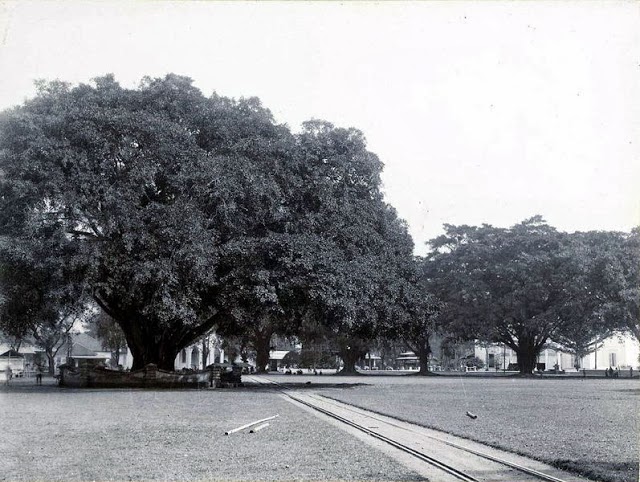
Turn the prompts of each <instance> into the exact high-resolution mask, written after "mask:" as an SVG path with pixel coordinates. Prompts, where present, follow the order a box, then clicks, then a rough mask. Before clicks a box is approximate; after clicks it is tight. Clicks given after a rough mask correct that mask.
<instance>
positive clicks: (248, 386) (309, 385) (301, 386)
mask: <svg viewBox="0 0 640 482" xmlns="http://www.w3.org/2000/svg"><path fill="white" fill-rule="evenodd" d="M368 385H369V384H368V383H315V382H299V383H294V382H289V383H279V384H278V386H274V385H258V384H252V383H245V384H244V386H243V387H238V388H224V389H223V390H234V391H243V390H244V391H251V392H253V391H274V390H275V391H277V390H282V389H292V390H305V389H312V390H317V389H322V388H355V387H365V386H368Z"/></svg>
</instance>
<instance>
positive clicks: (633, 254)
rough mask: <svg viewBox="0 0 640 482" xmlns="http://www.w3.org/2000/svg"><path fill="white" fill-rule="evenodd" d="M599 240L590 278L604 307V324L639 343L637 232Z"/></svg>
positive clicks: (639, 242)
mask: <svg viewBox="0 0 640 482" xmlns="http://www.w3.org/2000/svg"><path fill="white" fill-rule="evenodd" d="M601 236H604V237H606V240H605V241H602V242H601V243H600V250H599V255H598V256H597V259H596V262H595V263H594V268H593V275H592V278H593V279H594V280H596V281H597V284H596V288H595V289H594V291H595V292H596V293H597V295H598V297H599V299H601V300H602V301H603V303H604V306H603V307H602V309H601V314H602V316H603V318H604V323H605V324H606V326H607V327H609V328H611V329H616V330H618V331H623V332H627V333H630V334H631V335H632V336H634V337H635V338H636V340H638V342H640V228H635V229H633V230H632V231H631V233H603V234H602V235H601Z"/></svg>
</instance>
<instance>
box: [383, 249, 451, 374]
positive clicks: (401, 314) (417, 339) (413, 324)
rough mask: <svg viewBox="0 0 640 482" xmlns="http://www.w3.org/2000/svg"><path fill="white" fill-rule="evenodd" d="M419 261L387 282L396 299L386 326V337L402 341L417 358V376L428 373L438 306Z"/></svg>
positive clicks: (436, 325) (413, 260)
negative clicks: (392, 285)
mask: <svg viewBox="0 0 640 482" xmlns="http://www.w3.org/2000/svg"><path fill="white" fill-rule="evenodd" d="M424 263H425V260H424V259H422V258H419V257H418V258H414V259H412V260H411V261H410V263H409V264H408V266H406V268H407V269H405V270H404V272H403V275H402V276H396V277H395V279H393V280H389V282H390V283H395V284H396V287H395V291H396V292H397V293H398V295H399V296H398V298H397V300H396V303H395V304H394V305H392V306H393V310H394V311H393V313H392V314H391V316H390V318H391V321H390V323H388V324H387V325H386V330H385V335H386V337H387V338H390V339H395V340H398V339H399V340H402V341H403V343H404V345H405V346H407V347H408V348H409V349H410V350H411V351H413V352H414V353H415V355H416V356H417V357H418V360H419V363H420V371H419V372H418V374H419V375H427V374H429V359H430V355H431V352H432V350H431V337H432V336H433V335H434V334H435V333H436V331H437V329H438V324H437V319H438V315H439V313H440V311H441V310H442V303H441V302H439V301H438V300H437V299H436V297H435V296H434V295H433V294H431V293H430V292H429V291H428V290H429V287H428V283H427V281H428V280H426V279H425V278H424V276H425V270H424V267H423V264H424Z"/></svg>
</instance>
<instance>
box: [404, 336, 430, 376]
mask: <svg viewBox="0 0 640 482" xmlns="http://www.w3.org/2000/svg"><path fill="white" fill-rule="evenodd" d="M405 343H406V344H407V346H408V347H409V349H410V350H411V351H413V353H415V354H416V356H417V357H418V361H419V362H420V370H419V371H418V375H431V372H430V371H429V355H431V345H430V344H429V338H428V337H426V338H424V337H421V339H420V340H418V341H417V342H413V343H411V342H409V341H406V342H405Z"/></svg>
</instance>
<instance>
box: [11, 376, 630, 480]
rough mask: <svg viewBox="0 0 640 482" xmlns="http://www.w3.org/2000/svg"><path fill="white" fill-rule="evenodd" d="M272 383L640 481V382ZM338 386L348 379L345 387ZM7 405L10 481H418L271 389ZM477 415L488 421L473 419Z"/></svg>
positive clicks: (48, 398) (326, 379)
mask: <svg viewBox="0 0 640 482" xmlns="http://www.w3.org/2000/svg"><path fill="white" fill-rule="evenodd" d="M270 378H272V379H274V380H277V381H279V382H285V383H288V382H294V383H295V386H297V387H300V388H303V389H314V388H315V389H318V390H320V391H321V393H323V394H325V395H328V396H331V397H334V398H337V399H340V400H343V401H345V402H348V403H353V404H355V405H358V406H361V407H364V408H368V409H372V410H376V411H379V412H382V413H387V414H390V415H394V416H398V417H400V418H402V419H404V420H408V421H411V422H414V423H418V424H420V425H424V426H428V427H434V428H437V429H441V430H445V431H447V432H451V433H454V434H456V435H460V436H463V437H467V438H471V439H474V440H478V441H481V442H485V443H488V444H491V445H495V446H498V447H501V448H504V449H507V450H511V451H514V452H518V453H521V454H524V455H529V456H532V457H535V458H538V459H541V460H544V461H546V462H549V463H552V464H554V465H557V466H560V467H563V468H571V469H574V470H575V469H578V470H579V471H581V472H582V473H584V474H587V475H589V476H591V477H593V478H596V479H600V480H606V481H612V482H622V481H625V482H631V481H636V480H638V429H639V428H640V427H639V423H638V408H639V407H638V405H639V404H638V400H640V398H639V397H640V383H638V381H637V380H627V379H620V380H607V379H587V380H585V381H583V380H581V379H554V380H540V379H519V378H493V379H487V378H483V379H478V378H472V377H460V378H455V377H453V378H452V377H427V378H422V377H416V376H374V375H365V376H359V377H353V378H351V377H349V378H346V377H334V376H327V375H323V376H322V377H314V376H271V377H270ZM307 382H310V384H307ZM336 383H341V384H345V385H344V386H342V387H341V388H336V386H335V384H336ZM355 383H358V384H364V385H358V386H355V385H353V384H355ZM349 384H351V385H349ZM0 407H2V411H3V416H2V417H0V430H1V432H0V433H2V437H0V454H2V457H0V480H151V479H154V480H159V479H162V480H205V479H206V480H211V479H218V480H221V479H224V480H294V479H295V480H336V479H343V480H344V479H352V480H353V479H358V480H416V479H418V477H417V476H416V475H415V474H414V473H413V472H411V471H409V470H408V469H406V468H404V467H403V466H401V465H399V464H397V463H396V462H394V461H393V460H391V459H390V458H388V457H387V456H385V455H383V454H382V453H380V452H377V451H372V450H371V449H369V448H367V447H365V446H363V445H362V443H360V442H359V441H358V440H357V439H355V438H353V437H351V436H350V435H348V434H346V433H345V432H342V431H341V430H339V429H337V428H334V427H333V426H332V425H329V424H327V423H325V422H323V421H321V420H320V419H318V418H316V417H314V416H313V415H311V414H309V413H308V412H306V411H304V410H301V409H299V408H297V407H296V406H294V405H292V404H290V403H288V402H286V401H285V400H283V399H282V398H281V397H280V396H278V395H277V394H275V393H273V392H270V391H268V390H267V389H266V388H265V387H264V386H262V387H255V388H246V389H234V390H200V391H198V390H184V391H170V390H165V391H163V390H156V391H153V390H131V391H127V390H70V389H60V388H57V387H55V386H45V387H42V388H37V387H34V386H32V385H26V386H18V385H16V386H14V387H9V388H6V387H4V386H2V387H0ZM467 411H471V412H473V413H475V414H477V415H478V418H477V419H476V420H472V419H470V418H469V417H467V416H466V415H465V413H466V412H467ZM275 414H279V415H280V417H279V418H277V419H276V420H274V421H272V422H271V426H270V427H269V428H267V429H265V430H263V431H261V432H259V433H257V434H248V433H238V434H233V435H231V436H225V435H224V432H225V431H226V430H229V429H230V428H233V427H237V426H239V425H242V424H244V423H247V422H250V421H253V420H257V419H261V418H264V417H268V416H271V415H275Z"/></svg>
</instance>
